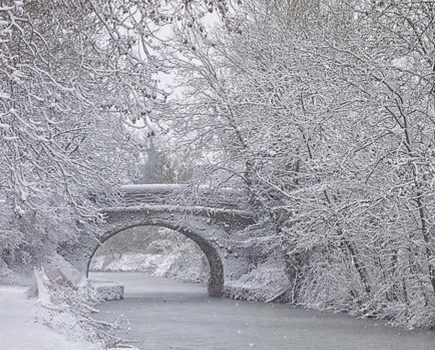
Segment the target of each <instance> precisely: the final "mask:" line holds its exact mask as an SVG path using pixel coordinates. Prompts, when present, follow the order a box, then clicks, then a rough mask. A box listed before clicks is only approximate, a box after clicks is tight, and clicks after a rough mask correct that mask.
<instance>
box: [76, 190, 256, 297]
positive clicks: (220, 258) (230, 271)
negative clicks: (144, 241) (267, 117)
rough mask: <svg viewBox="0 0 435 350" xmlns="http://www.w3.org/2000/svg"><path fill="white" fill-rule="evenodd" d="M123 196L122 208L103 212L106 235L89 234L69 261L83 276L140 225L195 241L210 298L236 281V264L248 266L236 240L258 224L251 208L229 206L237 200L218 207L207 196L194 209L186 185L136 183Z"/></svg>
mask: <svg viewBox="0 0 435 350" xmlns="http://www.w3.org/2000/svg"><path fill="white" fill-rule="evenodd" d="M120 192H121V201H118V203H117V205H116V206H105V205H103V206H102V208H101V213H102V214H103V215H104V217H105V221H104V224H103V225H102V226H101V234H100V235H99V236H98V237H97V238H96V237H94V236H91V235H89V234H86V233H83V235H82V236H81V237H80V239H79V244H77V245H76V247H75V248H74V254H73V255H70V256H69V257H68V260H70V261H71V262H72V263H73V264H75V266H77V267H78V268H79V269H80V270H82V271H83V272H86V273H87V272H88V269H89V265H90V262H91V259H92V257H93V255H94V254H95V252H96V251H97V249H98V248H99V247H100V246H101V245H102V244H103V243H104V242H105V241H106V240H108V239H109V238H110V237H112V236H114V235H116V234H117V233H119V232H121V231H124V230H127V229H130V228H133V227H138V226H161V227H166V228H169V229H172V230H174V231H177V232H179V233H181V234H183V235H184V236H186V237H188V238H190V239H191V240H192V241H194V242H195V243H196V244H197V245H198V247H199V248H200V249H201V250H202V251H203V252H204V254H205V256H206V257H207V260H208V263H209V265H210V276H209V282H208V293H209V295H210V296H215V297H220V296H222V295H223V293H224V283H225V280H226V279H227V278H229V277H230V275H231V277H234V273H235V272H234V266H239V267H242V266H244V265H246V264H247V263H246V261H244V258H243V254H241V253H240V252H238V251H237V247H236V245H237V244H235V242H234V240H233V239H232V237H233V236H234V234H236V233H237V232H238V231H241V230H243V229H244V228H246V227H247V226H249V225H251V224H253V223H254V222H255V218H254V215H253V214H252V212H250V211H249V210H247V209H246V208H244V209H240V208H239V207H240V205H238V204H237V203H235V202H229V201H228V200H227V198H228V197H231V196H227V195H225V196H224V197H221V198H219V200H218V201H217V203H216V202H215V203H212V200H211V197H210V196H209V197H207V196H203V198H204V197H205V198H206V201H205V202H206V205H205V206H204V205H201V204H202V203H201V202H198V201H196V202H195V203H194V205H189V204H190V203H191V202H192V201H185V203H184V204H179V203H180V193H184V194H185V193H186V189H185V188H183V187H181V185H139V186H135V185H130V186H125V187H124V188H122V187H121V190H120ZM224 198H225V201H222V199H224ZM238 200H239V201H240V196H238ZM242 200H243V198H242Z"/></svg>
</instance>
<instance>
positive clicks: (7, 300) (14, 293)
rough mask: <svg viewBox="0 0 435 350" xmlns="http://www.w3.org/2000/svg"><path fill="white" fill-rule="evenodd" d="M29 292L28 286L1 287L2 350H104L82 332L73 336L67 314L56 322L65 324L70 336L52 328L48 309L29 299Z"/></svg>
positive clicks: (59, 317)
mask: <svg viewBox="0 0 435 350" xmlns="http://www.w3.org/2000/svg"><path fill="white" fill-rule="evenodd" d="M26 290H27V288H26V287H18V286H4V285H0V334H1V349H3V350H102V347H100V346H99V345H96V344H91V343H89V342H87V341H85V340H84V339H83V338H82V337H81V335H80V334H79V333H75V334H72V332H71V327H72V323H71V320H70V319H68V317H66V316H65V315H62V314H58V315H57V316H56V317H57V320H56V322H57V323H58V324H62V325H63V331H66V330H67V329H68V328H69V329H68V330H69V334H68V335H67V334H65V333H63V334H62V329H57V330H56V331H55V330H53V329H51V328H49V327H48V326H47V322H46V316H47V312H48V310H47V309H43V307H42V306H41V305H40V304H38V303H37V302H36V299H28V298H27V297H26ZM52 317H53V316H52ZM52 321H53V320H52ZM59 332H60V333H59Z"/></svg>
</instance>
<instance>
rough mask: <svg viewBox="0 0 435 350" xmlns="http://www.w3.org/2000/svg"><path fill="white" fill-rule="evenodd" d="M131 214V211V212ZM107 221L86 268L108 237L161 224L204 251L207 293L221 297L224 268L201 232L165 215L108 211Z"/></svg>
mask: <svg viewBox="0 0 435 350" xmlns="http://www.w3.org/2000/svg"><path fill="white" fill-rule="evenodd" d="M131 214H132V213H131ZM108 222H109V223H110V222H112V223H113V224H114V225H113V226H112V228H111V229H110V230H108V231H107V232H106V233H105V234H104V235H102V236H101V237H99V240H100V244H97V245H96V246H95V247H94V249H93V250H92V251H91V253H90V255H89V260H88V264H87V270H89V265H90V262H91V259H92V257H93V256H94V254H95V252H96V251H97V249H98V248H99V247H100V246H101V244H103V243H104V242H105V241H107V240H108V239H109V238H110V237H113V236H114V235H116V234H118V233H119V232H121V231H124V230H127V229H129V228H133V227H138V226H161V227H166V228H169V229H172V230H174V231H178V232H180V233H181V234H183V235H184V236H186V237H188V238H190V239H191V240H193V241H194V242H195V243H196V244H197V245H198V246H199V247H200V248H201V250H202V251H203V252H204V254H205V255H206V257H207V260H208V263H209V265H210V277H209V281H208V294H209V295H210V296H212V297H221V296H222V295H223V290H224V268H223V264H222V260H221V257H220V255H219V253H218V251H217V250H216V247H215V246H214V245H213V242H211V241H210V240H208V239H207V238H205V237H204V236H203V234H201V232H196V230H195V229H194V228H192V227H189V226H188V225H187V224H183V223H181V222H180V221H176V220H173V219H172V218H170V217H169V218H168V217H165V216H153V215H150V216H148V215H144V216H141V217H140V218H137V217H136V215H134V214H133V215H128V213H125V212H118V213H117V212H111V213H108Z"/></svg>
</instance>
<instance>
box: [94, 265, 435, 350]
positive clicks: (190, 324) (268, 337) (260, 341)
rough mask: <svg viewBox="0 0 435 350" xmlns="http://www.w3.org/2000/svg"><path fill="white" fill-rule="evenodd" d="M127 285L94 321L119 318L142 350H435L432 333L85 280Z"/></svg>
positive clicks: (143, 282) (188, 287)
mask: <svg viewBox="0 0 435 350" xmlns="http://www.w3.org/2000/svg"><path fill="white" fill-rule="evenodd" d="M91 278H93V279H104V280H111V281H117V282H120V283H122V284H124V285H125V287H126V294H125V299H124V300H121V301H114V302H108V303H104V304H102V305H100V306H99V309H100V313H99V314H98V315H97V318H99V319H101V320H105V321H110V322H113V321H114V320H116V319H117V318H118V317H119V316H120V315H124V316H126V317H127V318H128V320H129V321H130V330H129V331H124V332H123V333H121V334H119V335H120V336H122V337H124V338H128V339H132V340H135V342H134V343H132V345H134V346H136V347H138V348H140V349H143V350H145V349H146V350H168V349H174V350H245V349H257V350H258V349H261V350H390V349H391V350H435V332H434V331H415V332H409V331H404V330H401V329H397V328H392V327H388V326H384V325H383V323H382V322H375V321H371V320H357V319H354V318H352V317H350V316H346V315H334V314H329V313H320V312H315V311H309V310H302V309H293V308H291V307H289V306H288V305H279V304H260V303H251V302H240V301H234V300H230V299H215V298H209V297H208V296H207V292H206V288H205V287H204V286H201V285H195V284H186V283H181V282H177V281H173V280H169V279H164V278H151V277H147V276H145V275H143V274H141V273H130V272H128V273H126V272H123V273H112V272H103V273H91Z"/></svg>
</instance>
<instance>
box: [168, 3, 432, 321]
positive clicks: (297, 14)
mask: <svg viewBox="0 0 435 350" xmlns="http://www.w3.org/2000/svg"><path fill="white" fill-rule="evenodd" d="M433 6H434V5H433V4H432V3H422V2H408V1H383V2H379V4H377V3H376V2H371V1H364V0H361V1H359V0H355V1H344V2H337V1H329V0H324V1H316V2H300V1H274V2H267V1H254V2H250V4H247V5H246V6H245V7H244V9H243V11H242V12H243V13H244V14H245V16H244V20H243V21H239V22H238V23H239V27H238V30H237V31H232V32H229V33H226V34H225V35H224V34H221V33H220V32H217V33H216V34H215V35H214V36H213V37H211V36H210V35H209V36H208V37H204V36H200V35H197V36H195V37H194V36H190V37H189V38H188V40H189V46H191V45H192V43H191V42H194V46H195V49H194V50H193V49H190V50H186V48H185V47H186V44H185V42H186V39H185V38H184V37H181V39H180V44H179V45H180V48H181V49H180V50H183V55H184V56H183V58H182V59H180V58H179V57H176V58H174V62H178V64H179V66H180V67H181V68H180V71H179V72H180V76H181V77H182V78H181V82H182V84H186V85H187V89H185V90H184V93H183V99H179V100H178V103H179V104H178V105H177V109H176V113H175V116H176V117H177V118H174V119H172V122H173V123H174V125H176V129H177V130H180V135H179V136H181V137H183V138H184V142H183V145H186V146H187V147H186V149H187V151H190V150H191V149H194V150H195V149H201V150H202V152H205V153H208V154H212V155H213V157H212V160H211V161H209V163H208V164H206V166H204V165H203V164H200V166H201V168H202V170H201V171H203V172H204V173H205V174H206V176H208V178H210V177H211V176H212V175H211V174H214V175H213V176H216V174H217V173H218V172H219V171H220V172H221V174H222V175H220V179H221V181H227V179H232V181H233V180H234V179H238V182H239V183H240V185H242V186H244V187H245V188H246V190H247V191H248V192H249V193H250V195H251V202H252V204H253V205H254V206H255V207H257V209H258V211H259V213H260V214H261V215H262V216H263V217H264V219H265V220H271V221H272V222H273V223H274V225H275V229H274V230H275V234H276V235H277V237H278V238H279V239H280V240H281V246H282V250H283V254H284V256H285V260H286V264H287V272H288V276H289V277H290V279H291V280H292V281H293V284H294V285H293V286H292V291H293V293H292V296H291V299H292V301H293V302H295V303H299V304H302V305H307V306H311V307H316V308H322V309H330V310H336V311H351V312H353V313H356V314H358V315H364V316H370V317H387V318H389V319H391V320H392V322H393V323H395V324H401V325H406V326H408V327H415V326H421V327H430V326H433V324H434V321H435V320H434V317H435V315H434V313H433V310H434V304H435V260H434V256H435V254H434V252H435V241H434V237H433V225H434V224H435V222H434V215H435V211H434V200H433V193H434V182H433V179H434V175H435V174H434V165H435V158H434V154H435V153H434V152H435V148H434V145H435V139H434V120H433V117H434V102H433V101H434V89H433V87H434V73H433V67H434V63H433V55H434V53H435V42H434V38H433V29H434V27H433V25H434V24H433V22H434V18H435V12H434V11H435V8H434V7H433ZM237 15H238V16H236V19H239V20H240V16H239V15H240V12H239V13H238V14H237ZM208 178H207V179H208Z"/></svg>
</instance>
